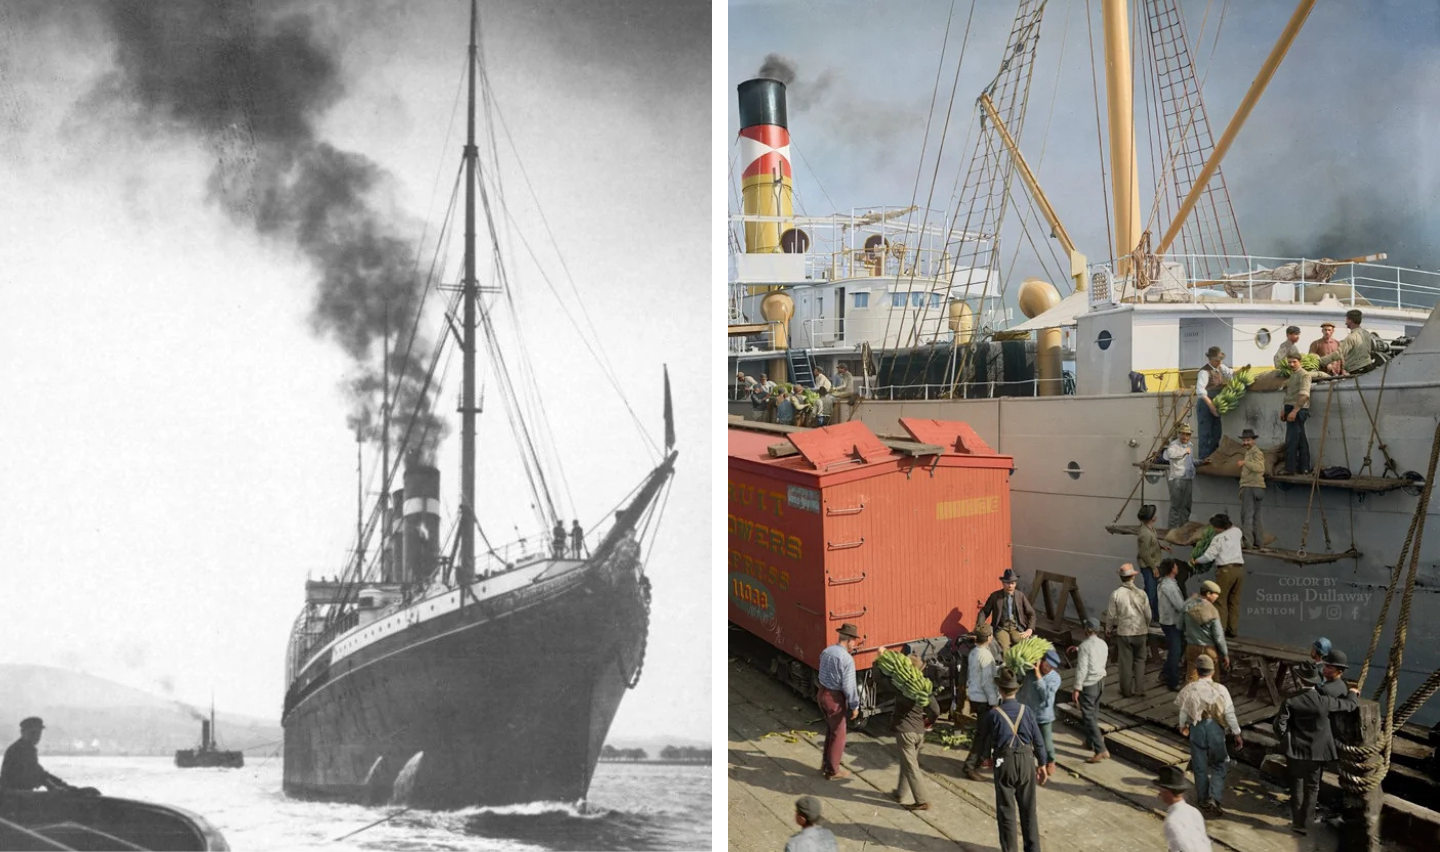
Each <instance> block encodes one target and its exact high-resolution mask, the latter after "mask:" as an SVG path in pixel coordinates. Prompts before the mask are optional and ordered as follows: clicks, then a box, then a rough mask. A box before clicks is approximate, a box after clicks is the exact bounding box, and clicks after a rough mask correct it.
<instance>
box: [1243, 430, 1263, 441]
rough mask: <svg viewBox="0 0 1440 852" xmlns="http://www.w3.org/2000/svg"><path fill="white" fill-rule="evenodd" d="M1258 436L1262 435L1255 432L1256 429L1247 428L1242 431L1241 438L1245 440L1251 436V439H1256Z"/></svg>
mask: <svg viewBox="0 0 1440 852" xmlns="http://www.w3.org/2000/svg"><path fill="white" fill-rule="evenodd" d="M1258 437H1260V436H1259V435H1256V434H1255V430H1254V429H1245V430H1243V431H1242V432H1241V433H1240V440H1242V441H1243V440H1245V439H1246V438H1249V439H1251V440H1252V441H1253V440H1254V439H1256V438H1258Z"/></svg>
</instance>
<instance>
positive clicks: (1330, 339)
mask: <svg viewBox="0 0 1440 852" xmlns="http://www.w3.org/2000/svg"><path fill="white" fill-rule="evenodd" d="M1338 351H1340V341H1338V340H1336V339H1335V323H1333V322H1329V321H1326V322H1322V323H1320V337H1319V339H1317V340H1313V341H1311V342H1310V354H1311V355H1318V356H1319V357H1320V360H1321V361H1324V360H1325V356H1326V355H1329V354H1331V353H1334V352H1338ZM1321 369H1323V370H1325V372H1327V373H1329V374H1330V375H1332V376H1338V375H1340V373H1341V372H1342V371H1343V370H1344V369H1345V366H1344V365H1343V364H1341V363H1340V362H1339V361H1332V362H1330V363H1329V364H1326V365H1324V366H1323V367H1322V368H1321Z"/></svg>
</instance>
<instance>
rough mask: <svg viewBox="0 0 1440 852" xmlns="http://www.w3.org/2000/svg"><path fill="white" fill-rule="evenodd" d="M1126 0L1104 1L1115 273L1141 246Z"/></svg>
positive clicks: (1127, 267)
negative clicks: (1113, 204) (1113, 202)
mask: <svg viewBox="0 0 1440 852" xmlns="http://www.w3.org/2000/svg"><path fill="white" fill-rule="evenodd" d="M1128 3H1129V0H1103V2H1102V4H1101V9H1102V11H1103V13H1104V16H1105V100H1106V103H1107V104H1108V105H1109V108H1110V186H1111V189H1112V191H1113V193H1114V195H1115V261H1116V269H1115V271H1116V273H1117V274H1119V275H1128V274H1129V272H1130V259H1129V257H1128V255H1129V254H1130V252H1132V251H1134V250H1135V247H1136V246H1138V245H1139V244H1140V178H1139V172H1138V171H1137V166H1136V163H1135V102H1134V83H1133V80H1132V74H1131V67H1130V16H1129V10H1128V9H1127V5H1128Z"/></svg>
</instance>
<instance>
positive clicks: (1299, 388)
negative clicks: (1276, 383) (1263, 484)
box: [1280, 354, 1310, 474]
mask: <svg viewBox="0 0 1440 852" xmlns="http://www.w3.org/2000/svg"><path fill="white" fill-rule="evenodd" d="M1286 363H1287V364H1288V365H1289V367H1290V378H1289V379H1287V380H1286V381H1285V402H1284V408H1282V409H1281V410H1280V421H1281V422H1282V423H1284V424H1285V469H1284V470H1283V471H1281V473H1282V474H1287V473H1300V474H1304V473H1309V472H1310V438H1309V437H1308V436H1307V435H1306V434H1305V421H1306V420H1309V419H1310V374H1309V373H1308V372H1306V370H1305V368H1304V367H1303V366H1301V364H1300V356H1299V355H1298V354H1297V355H1291V356H1290V360H1289V361H1287V362H1286Z"/></svg>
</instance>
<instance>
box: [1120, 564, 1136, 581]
mask: <svg viewBox="0 0 1440 852" xmlns="http://www.w3.org/2000/svg"><path fill="white" fill-rule="evenodd" d="M1139 573H1140V572H1139V571H1136V570H1135V566H1134V565H1131V564H1130V563H1129V562H1126V563H1125V564H1124V565H1121V566H1120V576H1121V577H1122V578H1128V577H1134V576H1136V575H1137V574H1139Z"/></svg>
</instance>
